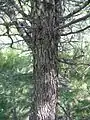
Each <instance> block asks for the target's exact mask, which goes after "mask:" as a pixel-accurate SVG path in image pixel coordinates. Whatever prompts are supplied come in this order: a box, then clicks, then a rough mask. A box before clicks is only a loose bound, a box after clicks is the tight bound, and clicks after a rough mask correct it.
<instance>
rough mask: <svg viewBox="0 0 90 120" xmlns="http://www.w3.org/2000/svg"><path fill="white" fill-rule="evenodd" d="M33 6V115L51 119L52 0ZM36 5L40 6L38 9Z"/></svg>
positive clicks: (55, 41) (54, 78) (53, 61)
mask: <svg viewBox="0 0 90 120" xmlns="http://www.w3.org/2000/svg"><path fill="white" fill-rule="evenodd" d="M34 5H35V6H34V8H33V22H32V28H33V34H32V37H33V66H34V70H33V73H34V75H33V76H34V88H35V93H34V94H35V96H34V116H33V117H34V118H30V120H31V119H33V120H55V114H56V103H57V82H58V70H57V60H56V57H57V55H58V37H59V35H58V32H57V31H55V29H54V28H55V27H57V25H58V22H57V17H56V16H57V14H56V16H55V12H57V9H56V6H55V5H56V3H55V0H50V2H48V3H45V1H44V0H43V3H42V4H41V3H40V1H39V0H38V4H34ZM37 6H39V7H40V8H41V9H39V10H38V7H37Z"/></svg>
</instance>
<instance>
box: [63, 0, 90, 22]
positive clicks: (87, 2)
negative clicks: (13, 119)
mask: <svg viewBox="0 0 90 120" xmlns="http://www.w3.org/2000/svg"><path fill="white" fill-rule="evenodd" d="M88 4H89V1H86V2H85V3H84V4H83V5H82V6H80V7H79V8H77V9H75V10H74V11H73V12H71V13H69V14H68V15H66V16H64V17H63V18H64V19H65V20H66V19H68V18H70V17H72V16H73V15H74V14H76V13H78V12H80V11H81V10H82V9H83V8H85V7H86V6H87V5H88Z"/></svg>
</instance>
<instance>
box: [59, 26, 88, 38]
mask: <svg viewBox="0 0 90 120" xmlns="http://www.w3.org/2000/svg"><path fill="white" fill-rule="evenodd" d="M88 28H90V25H89V26H87V27H85V28H83V29H81V30H78V31H74V32H68V33H64V34H61V36H67V35H70V34H76V33H80V32H83V31H84V30H87V29H88Z"/></svg>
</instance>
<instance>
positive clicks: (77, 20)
mask: <svg viewBox="0 0 90 120" xmlns="http://www.w3.org/2000/svg"><path fill="white" fill-rule="evenodd" d="M89 17H90V13H88V14H86V15H85V16H83V17H80V18H78V19H75V20H72V21H71V22H69V23H67V24H65V25H63V26H59V27H56V28H55V29H54V30H55V31H56V30H59V29H63V28H66V27H69V26H70V25H72V24H75V23H77V22H81V21H83V20H86V19H87V18H89Z"/></svg>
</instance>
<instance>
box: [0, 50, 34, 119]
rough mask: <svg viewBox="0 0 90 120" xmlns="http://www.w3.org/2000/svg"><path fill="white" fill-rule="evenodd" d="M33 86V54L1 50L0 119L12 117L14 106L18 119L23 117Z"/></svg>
mask: <svg viewBox="0 0 90 120" xmlns="http://www.w3.org/2000/svg"><path fill="white" fill-rule="evenodd" d="M32 88H33V86H32V56H29V57H28V56H26V55H22V54H20V53H17V52H16V51H14V50H8V51H4V52H0V119H1V120H10V119H12V117H13V110H14V108H15V109H16V116H17V117H18V119H19V118H20V119H23V117H24V115H25V114H27V113H28V111H29V106H30V94H32ZM22 115H23V117H22Z"/></svg>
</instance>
